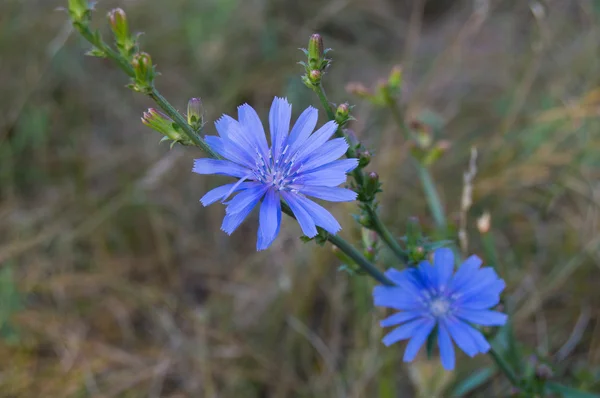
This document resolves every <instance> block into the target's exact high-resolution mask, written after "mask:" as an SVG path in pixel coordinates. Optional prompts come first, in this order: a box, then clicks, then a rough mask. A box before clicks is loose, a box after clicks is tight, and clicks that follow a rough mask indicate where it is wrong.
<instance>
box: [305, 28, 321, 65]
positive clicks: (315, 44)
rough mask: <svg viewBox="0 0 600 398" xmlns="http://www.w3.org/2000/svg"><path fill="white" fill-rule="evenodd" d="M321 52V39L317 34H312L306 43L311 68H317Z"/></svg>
mask: <svg viewBox="0 0 600 398" xmlns="http://www.w3.org/2000/svg"><path fill="white" fill-rule="evenodd" d="M323 51H324V47H323V38H322V37H321V35H320V34H318V33H315V34H313V35H312V36H311V37H310V40H309V41H308V62H309V63H310V64H311V65H310V66H311V67H315V68H316V67H318V66H319V63H320V62H319V61H320V60H321V59H322V58H323ZM313 63H314V65H313Z"/></svg>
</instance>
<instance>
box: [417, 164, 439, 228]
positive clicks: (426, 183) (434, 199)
mask: <svg viewBox="0 0 600 398" xmlns="http://www.w3.org/2000/svg"><path fill="white" fill-rule="evenodd" d="M415 164H416V167H417V172H418V174H419V178H420V179H421V184H423V190H424V191H425V199H426V200H427V204H428V205H429V209H430V210H431V214H432V215H433V220H434V221H435V225H436V226H437V227H438V229H439V230H441V231H446V216H445V215H444V208H443V207H442V202H441V201H440V197H439V195H438V191H437V189H436V188H435V184H434V182H433V178H432V177H431V173H430V172H429V169H428V168H427V167H426V166H424V165H422V164H420V163H419V162H415Z"/></svg>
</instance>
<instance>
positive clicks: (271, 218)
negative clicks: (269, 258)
mask: <svg viewBox="0 0 600 398" xmlns="http://www.w3.org/2000/svg"><path fill="white" fill-rule="evenodd" d="M280 225H281V201H280V200H279V195H278V194H277V192H276V191H275V190H273V189H269V190H268V191H267V194H266V195H265V198H264V199H263V203H262V205H261V206H260V216H259V224H258V241H257V243H256V250H265V249H266V248H267V247H269V246H271V243H273V241H274V240H275V238H276V237H277V234H278V233H279V227H280Z"/></svg>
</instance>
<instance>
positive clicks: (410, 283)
mask: <svg viewBox="0 0 600 398" xmlns="http://www.w3.org/2000/svg"><path fill="white" fill-rule="evenodd" d="M385 276H386V277H388V278H389V279H390V280H391V281H392V282H394V283H395V284H396V286H398V287H399V288H401V289H402V290H403V291H405V292H406V293H408V294H410V295H412V296H414V297H420V296H421V294H422V292H423V291H424V290H426V288H425V287H424V286H423V284H422V283H421V280H420V279H419V278H418V277H417V276H418V271H417V270H415V269H414V268H407V269H403V270H402V271H399V270H397V269H395V268H390V269H388V270H387V271H386V272H385Z"/></svg>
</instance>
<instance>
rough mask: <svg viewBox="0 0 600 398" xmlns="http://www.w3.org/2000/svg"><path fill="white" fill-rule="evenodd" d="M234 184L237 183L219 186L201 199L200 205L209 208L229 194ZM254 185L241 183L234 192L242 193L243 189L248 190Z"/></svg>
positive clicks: (252, 183)
mask: <svg viewBox="0 0 600 398" xmlns="http://www.w3.org/2000/svg"><path fill="white" fill-rule="evenodd" d="M236 184H237V183H236V182H234V183H232V184H226V185H221V186H220V187H217V188H214V189H211V190H210V191H208V192H207V193H206V194H205V195H204V196H203V197H202V199H200V202H202V205H203V206H204V207H206V206H209V205H211V204H213V203H215V202H216V201H218V200H221V199H223V197H224V196H225V195H226V194H227V193H228V192H229V190H231V188H233V187H234V186H235V185H236ZM254 184H256V183H255V182H243V183H241V184H240V185H238V187H237V188H236V189H235V191H234V192H236V191H243V190H245V189H248V188H250V187H251V186H253V185H254Z"/></svg>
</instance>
